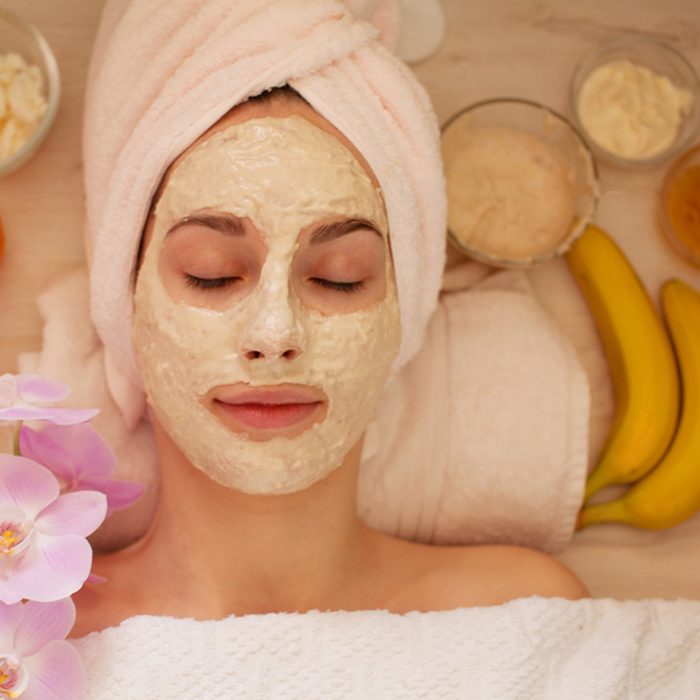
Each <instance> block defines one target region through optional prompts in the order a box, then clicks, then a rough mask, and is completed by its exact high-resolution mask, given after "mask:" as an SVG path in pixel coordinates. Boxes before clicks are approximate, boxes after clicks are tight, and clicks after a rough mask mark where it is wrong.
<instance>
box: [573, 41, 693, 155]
mask: <svg viewBox="0 0 700 700" xmlns="http://www.w3.org/2000/svg"><path fill="white" fill-rule="evenodd" d="M570 101H571V110H572V113H573V118H574V122H575V123H576V125H577V127H578V128H579V130H580V131H581V132H582V133H583V135H584V137H585V139H586V141H587V142H588V144H589V145H590V147H591V148H592V149H593V151H594V153H595V154H596V156H598V157H599V158H601V159H603V160H605V161H607V162H609V163H613V164H617V165H623V166H639V165H641V166H647V165H656V164H658V163H662V162H663V161H665V160H667V159H668V158H670V157H671V156H673V155H675V154H677V153H679V152H680V151H681V150H682V149H683V148H685V147H686V146H687V145H689V143H690V141H691V140H692V139H693V137H694V136H695V135H696V131H697V126H698V120H699V116H700V84H699V83H698V77H697V75H696V73H695V71H694V69H693V67H692V66H691V65H690V63H688V61H687V60H686V59H685V58H684V57H683V56H682V55H681V54H680V53H679V52H678V51H676V50H675V49H673V48H671V47H670V46H667V45H666V44H664V43H662V42H659V41H656V40H653V39H650V38H646V37H643V36H639V35H633V36H621V37H618V38H616V39H614V40H612V41H608V42H605V43H603V44H601V45H599V46H598V47H597V48H596V49H595V50H594V51H593V52H591V53H590V54H589V55H587V56H585V57H584V58H583V60H582V61H581V62H580V63H579V64H578V66H577V67H576V70H575V71H574V74H573V77H572V80H571V86H570Z"/></svg>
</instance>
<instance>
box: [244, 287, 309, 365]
mask: <svg viewBox="0 0 700 700" xmlns="http://www.w3.org/2000/svg"><path fill="white" fill-rule="evenodd" d="M249 319H250V320H249V323H248V324H247V325H246V327H245V328H244V329H243V333H242V334H241V337H240V344H239V355H240V356H241V357H243V358H245V359H246V360H248V361H253V360H256V361H262V360H287V361H292V360H295V359H296V358H298V357H299V356H300V355H302V353H303V351H304V330H303V328H302V325H301V323H300V322H299V319H298V318H297V314H296V313H295V312H294V309H293V308H292V300H291V299H290V298H289V292H288V290H286V289H285V290H284V291H283V292H280V293H276V294H261V295H259V298H258V299H256V300H255V302H254V303H253V304H252V305H251V308H250V316H249Z"/></svg>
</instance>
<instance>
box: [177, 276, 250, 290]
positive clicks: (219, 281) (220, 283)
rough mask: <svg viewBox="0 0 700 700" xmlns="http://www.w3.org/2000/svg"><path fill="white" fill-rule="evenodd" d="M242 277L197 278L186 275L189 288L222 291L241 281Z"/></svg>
mask: <svg viewBox="0 0 700 700" xmlns="http://www.w3.org/2000/svg"><path fill="white" fill-rule="evenodd" d="M240 279H241V278H240V277H212V278H207V277H195V276H194V275H187V274H186V275H185V282H186V283H187V286H188V287H195V288H197V289H222V288H223V287H228V286H229V285H231V284H233V283H234V282H236V281H238V280H240Z"/></svg>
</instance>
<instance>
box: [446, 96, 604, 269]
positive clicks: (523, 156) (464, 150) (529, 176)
mask: <svg viewBox="0 0 700 700" xmlns="http://www.w3.org/2000/svg"><path fill="white" fill-rule="evenodd" d="M441 141H442V144H441V145H442V157H443V162H444V165H445V176H446V181H447V201H448V240H449V242H450V243H451V245H452V246H453V247H454V248H456V249H457V250H458V251H460V252H462V253H464V254H466V255H468V256H469V257H472V258H474V259H476V260H479V261H480V262H484V263H486V264H489V265H493V266H496V267H506V268H519V267H531V266H534V265H538V264H541V263H544V262H547V261H548V260H551V259H553V258H555V257H557V256H559V255H562V254H563V253H565V252H566V251H567V250H568V249H569V247H570V246H571V245H572V243H573V242H574V241H575V240H576V238H578V236H579V235H580V234H581V233H582V232H583V230H584V229H585V227H586V225H587V224H588V223H589V222H590V221H591V220H592V218H593V214H594V212H595V209H596V205H597V202H598V193H599V188H598V175H597V168H596V163H595V159H594V158H593V155H592V154H591V152H590V150H589V148H588V147H587V146H586V144H585V142H584V141H583V139H582V138H581V136H580V135H579V134H578V132H577V131H576V129H575V128H574V127H573V125H572V124H571V123H570V122H569V121H568V120H567V119H565V118H564V117H563V116H561V115H560V114H558V113H556V112H555V111H553V110H551V109H549V108H548V107H545V106H544V105H541V104H538V103H536V102H532V101H529V100H523V99H517V98H498V99H492V100H486V101H483V102H478V103H476V104H473V105H471V106H469V107H467V108H466V109H464V110H462V111H460V112H458V113H457V114H455V115H454V116H453V117H452V118H451V119H450V120H449V121H448V122H447V123H446V124H445V125H444V126H443V128H442V139H441Z"/></svg>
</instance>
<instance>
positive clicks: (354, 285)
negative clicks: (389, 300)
mask: <svg viewBox="0 0 700 700" xmlns="http://www.w3.org/2000/svg"><path fill="white" fill-rule="evenodd" d="M309 281H310V282H313V284H315V285H318V286H319V287H323V288H324V289H333V290H335V291H336V292H344V293H345V294H351V293H352V292H357V291H359V290H360V289H362V288H363V287H364V286H365V281H364V280H358V281H357V282H334V281H333V280H326V279H323V278H322V277H311V278H309Z"/></svg>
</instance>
